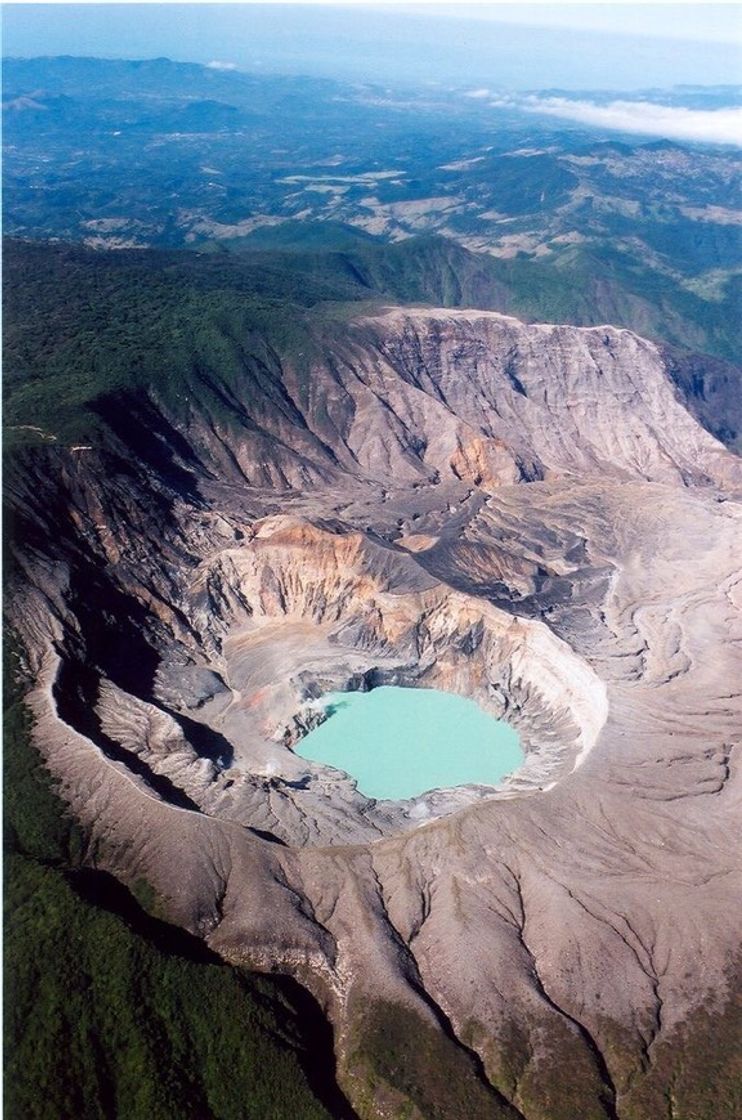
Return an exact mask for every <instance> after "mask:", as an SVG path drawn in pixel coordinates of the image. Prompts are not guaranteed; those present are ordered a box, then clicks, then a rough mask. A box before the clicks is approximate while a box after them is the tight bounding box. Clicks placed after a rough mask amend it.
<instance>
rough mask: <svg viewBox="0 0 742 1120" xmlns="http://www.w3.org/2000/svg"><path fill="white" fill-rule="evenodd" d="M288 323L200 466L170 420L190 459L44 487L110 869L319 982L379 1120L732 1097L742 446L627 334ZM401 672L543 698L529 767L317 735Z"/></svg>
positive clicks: (483, 695) (84, 782)
mask: <svg viewBox="0 0 742 1120" xmlns="http://www.w3.org/2000/svg"><path fill="white" fill-rule="evenodd" d="M250 347H251V348H250V355H251V356H250V357H249V360H248V359H246V364H245V372H244V387H243V391H242V392H240V393H239V394H238V395H237V396H236V397H235V398H234V400H233V401H232V403H231V406H230V407H231V411H230V413H229V415H228V417H227V418H226V419H225V416H224V414H223V413H220V414H219V415H217V414H216V413H212V414H210V413H209V409H208V407H207V406H205V405H204V406H203V407H201V406H200V404H199V402H198V401H197V400H193V401H192V402H191V404H190V406H189V412H188V416H187V418H186V420H185V421H183V420H182V419H181V420H180V421H179V427H180V429H181V433H182V435H184V436H185V438H186V439H187V447H188V454H187V455H186V454H185V453H184V450H183V443H182V440H181V439H179V440H178V441H177V442H173V443H171V444H170V445H167V431H168V428H167V426H166V425H164V424H163V425H161V426H160V428H159V434H158V435H157V436H156V437H153V438H156V439H158V440H159V441H160V442H161V443H162V444H163V452H166V453H167V461H168V463H169V465H170V470H169V473H167V474H163V473H162V472H160V473H159V474H158V473H157V472H156V471H155V470H154V469H153V467H152V466H151V464H150V465H147V464H145V463H140V464H136V463H132V462H131V461H130V459H129V458H127V449H126V447H125V445H124V444H123V443H122V441H121V437H113V436H112V437H111V441H110V443H109V444H108V445H107V446H100V447H92V448H90V449H83V450H80V449H77V450H73V449H65V448H61V447H54V448H47V449H46V450H45V451H44V453H43V455H44V456H45V458H44V457H42V456H41V454H39V455H37V456H36V457H35V458H34V459H29V460H27V463H26V466H27V471H26V473H25V474H22V473H20V472H16V473H15V474H14V475H13V477H12V479H11V480H10V483H9V487H10V490H11V497H12V499H13V500H14V501H15V502H16V504H17V506H18V509H19V515H20V516H22V517H23V519H24V526H25V530H24V541H25V543H24V544H23V547H19V555H18V562H19V579H18V585H17V589H16V594H15V596H14V600H13V602H14V613H15V624H16V625H17V627H18V629H19V630H20V631H21V633H22V635H23V637H24V639H25V642H26V645H27V648H28V651H29V659H30V661H31V663H32V666H33V668H34V669H35V671H36V673H37V678H38V685H37V687H36V688H35V690H34V692H33V694H32V697H31V704H32V707H33V711H34V714H35V717H36V731H35V735H36V741H37V742H38V745H39V747H40V749H41V751H42V752H43V754H44V757H45V759H46V760H47V763H48V765H49V767H50V769H51V771H52V772H53V774H54V775H55V776H56V778H57V779H58V781H59V783H60V786H61V789H62V792H63V794H64V796H65V797H66V798H67V800H68V801H69V803H70V805H71V807H72V810H73V812H74V813H75V814H76V815H77V816H78V818H79V819H80V820H81V821H82V822H83V824H84V825H85V826H86V829H87V832H88V835H89V858H90V859H91V860H92V861H97V862H98V863H99V864H101V865H103V866H105V867H106V868H108V869H109V870H111V871H113V872H114V873H115V874H117V875H118V876H119V877H121V878H122V879H124V880H126V881H134V880H136V879H140V878H146V879H147V880H148V881H149V882H150V883H151V884H152V886H153V887H154V889H155V891H156V893H157V896H158V897H159V899H160V900H161V904H162V907H163V909H164V911H165V912H166V913H167V914H168V915H169V917H170V918H171V920H173V921H175V922H178V923H181V924H182V925H184V926H185V927H187V928H188V929H190V930H193V931H195V932H197V933H198V934H200V935H201V936H203V937H204V938H206V939H207V941H208V942H209V944H210V945H211V946H212V947H213V948H214V949H216V950H217V951H218V952H220V953H221V954H222V955H223V956H224V957H225V958H227V959H229V960H232V961H236V962H241V963H245V964H249V965H251V966H254V967H259V968H278V969H282V970H286V971H289V972H291V973H292V974H293V975H295V976H296V977H297V978H298V979H300V980H301V981H302V982H303V983H305V984H307V986H309V987H310V988H311V989H312V990H313V991H314V992H315V994H317V996H318V997H319V998H320V999H321V1000H322V1001H323V1003H324V1005H325V1007H326V1008H327V1011H328V1014H329V1015H330V1017H331V1019H332V1022H333V1024H334V1026H335V1029H336V1048H337V1054H338V1062H339V1073H340V1076H341V1081H342V1084H343V1087H344V1089H345V1091H346V1092H347V1094H348V1096H349V1097H350V1099H351V1101H352V1103H353V1105H354V1107H355V1108H356V1110H357V1111H358V1113H359V1115H361V1116H363V1117H369V1118H372V1117H381V1116H392V1115H400V1116H401V1115H405V1116H415V1117H424V1118H425V1120H428V1118H429V1117H432V1116H434V1115H436V1116H441V1117H449V1116H450V1117H455V1116H459V1115H462V1116H463V1115H477V1116H485V1115H490V1116H493V1117H495V1116H503V1117H505V1116H507V1117H521V1118H522V1120H561V1118H562V1117H563V1118H565V1120H567V1118H570V1120H571V1118H573V1117H576V1116H579V1117H582V1118H585V1120H587V1118H591V1117H596V1118H597V1117H620V1118H621V1120H655V1118H656V1117H664V1116H666V1117H668V1118H670V1117H674V1118H676V1120H677V1118H680V1117H687V1118H688V1120H690V1117H701V1116H703V1117H705V1116H709V1117H710V1116H714V1117H719V1118H722V1117H729V1118H730V1120H731V1117H732V1116H734V1115H735V1110H736V1109H737V1108H738V1107H739V1101H738V1100H736V1099H735V1096H734V1094H735V1092H736V1090H735V1076H734V1073H733V1071H732V1068H731V1063H732V1058H733V1053H734V1031H735V1025H734V1020H733V1017H732V1016H733V1012H732V1002H733V996H734V991H735V978H734V964H735V959H736V956H737V953H738V948H739V928H740V917H741V916H742V915H741V914H740V907H739V901H738V900H739V889H740V859H739V857H740V844H739V830H738V825H739V808H740V805H739V802H740V772H739V760H738V751H739V726H740V713H741V709H742V703H741V702H740V696H741V688H740V682H741V681H742V672H741V669H742V666H741V665H740V642H741V641H742V621H741V620H740V611H739V608H740V603H741V600H742V572H740V564H739V555H740V551H739V549H740V539H741V538H740V530H741V528H742V507H741V506H740V503H739V493H740V483H741V482H742V471H741V470H740V461H739V460H738V459H737V458H736V457H735V456H733V455H732V454H731V453H729V452H728V451H726V450H725V449H724V447H723V446H722V445H721V444H720V443H719V442H717V441H716V440H715V439H714V438H713V437H712V436H711V435H709V434H708V433H707V432H706V431H704V430H703V429H702V428H701V427H700V426H699V425H698V423H697V422H696V421H695V420H694V419H693V418H692V417H691V416H690V415H689V413H688V412H687V411H686V410H685V408H684V407H683V406H682V404H681V403H680V401H679V400H678V398H677V397H676V395H675V391H674V389H673V386H672V383H671V382H670V380H669V378H668V376H667V373H666V370H665V367H664V364H663V358H662V355H661V353H660V352H659V351H658V350H657V348H656V347H654V346H653V345H652V344H651V343H649V342H646V341H645V340H643V339H641V338H638V337H636V336H635V335H633V334H631V333H630V332H628V331H624V330H616V329H614V328H612V327H601V328H590V329H578V328H573V327H545V326H528V327H527V326H524V325H523V324H520V323H518V322H516V321H515V320H512V319H507V318H504V317H502V316H499V315H495V314H490V313H479V312H449V311H446V312H437V311H430V310H419V311H417V310H404V311H403V310H399V309H391V310H388V311H385V312H383V313H381V314H378V315H373V316H371V315H369V316H367V317H365V318H357V319H355V320H351V321H350V322H347V323H344V324H342V325H338V324H337V323H336V324H334V325H333V326H332V328H331V329H330V328H329V327H327V326H324V327H318V328H317V331H316V335H315V337H314V339H313V342H312V345H311V347H309V348H308V349H307V351H306V352H305V353H303V354H300V355H298V356H297V355H293V356H292V357H291V358H290V359H288V358H285V357H282V356H281V355H280V354H279V353H277V352H276V351H274V350H272V349H270V348H268V347H267V346H264V345H263V344H262V343H260V342H259V341H256V340H252V341H251V343H250ZM225 392H226V390H225ZM135 407H137V406H136V405H135V404H132V408H133V409H134V408H135ZM147 407H148V408H150V407H154V408H157V409H158V410H160V413H161V414H162V415H164V416H165V417H167V415H168V411H167V410H168V405H167V402H166V401H164V400H158V399H157V397H156V396H154V394H153V397H152V400H151V401H150V402H149V403H148V406H147ZM163 433H165V434H163ZM50 467H52V468H53V475H52V473H51V472H50V470H49V468H50ZM184 479H186V480H187V484H186V483H185V482H184ZM50 511H56V512H50ZM386 681H395V682H401V683H407V684H414V685H420V686H426V685H427V686H436V687H444V688H448V689H451V690H453V691H458V692H461V693H463V694H466V695H470V696H474V697H476V698H477V699H478V700H479V702H480V703H481V704H482V705H483V706H485V707H486V708H488V709H489V710H491V711H493V712H495V713H496V714H503V713H504V714H505V715H506V717H507V718H508V719H509V720H511V722H513V723H514V724H515V725H516V726H518V728H519V730H520V731H521V736H522V739H523V742H524V746H525V749H526V762H525V764H524V766H523V768H522V770H521V771H519V772H517V773H516V774H515V775H513V776H512V778H511V779H509V780H508V781H507V782H505V783H503V785H502V786H501V787H500V788H498V789H487V788H484V787H467V788H462V789H457V790H449V791H436V792H435V793H434V794H431V795H427V796H425V797H423V798H419V799H416V800H415V801H413V802H407V803H391V802H382V803H375V802H372V801H369V800H368V799H367V798H365V797H363V796H362V795H361V794H360V793H359V792H358V791H357V790H356V789H355V787H354V784H353V782H352V781H351V780H350V779H348V778H345V777H343V776H338V774H337V773H336V772H333V771H329V770H326V769H325V768H323V767H321V766H318V765H312V764H308V763H305V762H304V761H303V760H300V759H299V758H298V757H297V756H295V755H294V754H293V752H292V751H291V745H292V743H293V742H294V741H295V739H296V737H297V736H299V735H301V734H302V733H303V730H304V729H305V728H306V727H307V726H309V725H310V724H311V719H312V700H313V699H314V698H316V697H317V696H318V695H319V694H320V693H321V692H322V691H324V690H326V689H327V688H338V687H339V688H354V687H355V688H357V687H363V688H368V687H374V686H375V685H376V684H379V683H383V682H386ZM711 1024H713V1035H711V1034H710V1025H711ZM710 1038H713V1045H710V1044H709V1039H710ZM390 1047H391V1050H392V1051H393V1056H392V1057H391V1058H390V1054H389V1051H390ZM462 1062H463V1063H465V1064H466V1070H467V1071H468V1072H467V1073H466V1076H464V1074H463V1073H462V1069H463V1066H461V1065H460V1064H459V1065H457V1064H456V1063H462ZM446 1070H448V1071H449V1073H450V1076H442V1074H441V1071H446ZM456 1071H458V1072H456ZM436 1077H438V1078H440V1084H439V1085H438V1086H437V1090H436V1092H437V1102H436V1103H435V1105H432V1104H431V1103H430V1098H429V1097H426V1096H425V1094H424V1093H423V1092H422V1090H421V1089H420V1083H421V1081H423V1080H424V1079H426V1078H427V1079H432V1080H433V1081H435V1078H436ZM467 1078H469V1080H467ZM736 1084H737V1085H738V1084H739V1081H738V1080H737V1082H736Z"/></svg>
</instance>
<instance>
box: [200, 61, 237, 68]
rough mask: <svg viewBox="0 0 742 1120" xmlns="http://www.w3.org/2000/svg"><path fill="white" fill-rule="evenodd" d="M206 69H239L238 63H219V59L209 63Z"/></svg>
mask: <svg viewBox="0 0 742 1120" xmlns="http://www.w3.org/2000/svg"><path fill="white" fill-rule="evenodd" d="M206 69H207V70H236V69H237V63H236V62H219V60H218V59H214V61H213V62H207V63H206Z"/></svg>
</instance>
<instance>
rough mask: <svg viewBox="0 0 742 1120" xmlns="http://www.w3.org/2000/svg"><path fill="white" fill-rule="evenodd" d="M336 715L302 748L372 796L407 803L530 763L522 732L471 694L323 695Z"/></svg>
mask: <svg viewBox="0 0 742 1120" xmlns="http://www.w3.org/2000/svg"><path fill="white" fill-rule="evenodd" d="M322 703H323V704H324V705H325V708H326V710H327V711H328V712H329V713H330V714H329V716H328V718H327V719H326V720H325V722H324V723H322V724H320V726H319V727H316V728H315V729H314V730H313V731H310V732H309V734H308V735H305V736H304V738H303V739H300V740H299V742H298V743H297V744H296V745H295V746H294V751H295V752H296V754H298V755H301V757H302V758H307V759H310V760H311V761H313V762H322V763H324V764H325V765H326V766H333V767H335V769H337V770H344V771H345V773H346V774H350V775H351V777H353V778H355V779H356V781H357V783H358V789H359V790H360V791H361V793H364V794H365V795H366V796H367V797H375V798H377V799H379V800H381V799H391V800H395V801H396V800H400V799H404V798H407V797H416V796H418V794H421V793H425V792H426V791H427V790H431V789H447V788H448V787H450V786H461V785H469V784H470V783H477V784H481V785H494V784H496V783H497V782H499V781H501V780H502V778H504V777H505V775H506V774H510V773H511V772H512V771H513V770H515V769H516V768H517V767H518V766H520V764H521V762H522V761H523V752H522V750H521V748H520V744H519V740H518V735H517V733H516V732H515V731H514V730H513V728H512V727H508V725H507V724H506V723H502V722H501V721H500V720H496V719H493V717H492V716H489V715H487V713H486V712H484V711H482V709H481V708H480V707H479V706H478V705H477V704H475V703H474V701H473V700H467V699H465V698H464V697H463V696H455V695H454V694H453V693H451V692H440V691H439V690H438V689H432V688H395V687H389V686H385V687H383V688H374V689H372V690H371V692H334V693H330V694H328V695H327V696H325V697H323V699H322Z"/></svg>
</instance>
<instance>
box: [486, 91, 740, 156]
mask: <svg viewBox="0 0 742 1120" xmlns="http://www.w3.org/2000/svg"><path fill="white" fill-rule="evenodd" d="M495 104H497V102H495ZM520 104H521V107H522V108H524V109H527V110H528V111H529V112H531V113H546V114H547V115H548V116H552V117H562V118H565V119H566V120H572V121H579V122H580V123H581V124H587V125H594V126H597V127H598V128H610V129H615V130H617V131H620V132H635V133H641V134H643V135H646V136H662V137H664V138H665V139H668V140H695V141H700V142H702V143H708V144H737V145H741V144H742V108H727V109H685V108H682V107H680V106H677V105H657V104H655V103H654V102H651V101H610V102H608V104H605V105H597V104H595V102H593V101H572V100H571V99H569V98H567V97H538V96H536V95H531V96H528V97H525V98H523V100H522V101H521V102H520Z"/></svg>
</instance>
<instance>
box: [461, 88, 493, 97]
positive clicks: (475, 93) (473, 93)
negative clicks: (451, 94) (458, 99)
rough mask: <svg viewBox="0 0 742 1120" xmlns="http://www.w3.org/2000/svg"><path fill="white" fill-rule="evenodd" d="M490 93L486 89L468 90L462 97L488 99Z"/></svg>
mask: <svg viewBox="0 0 742 1120" xmlns="http://www.w3.org/2000/svg"><path fill="white" fill-rule="evenodd" d="M490 96H491V91H490V90H488V89H470V90H467V91H466V93H465V94H464V97H490Z"/></svg>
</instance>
